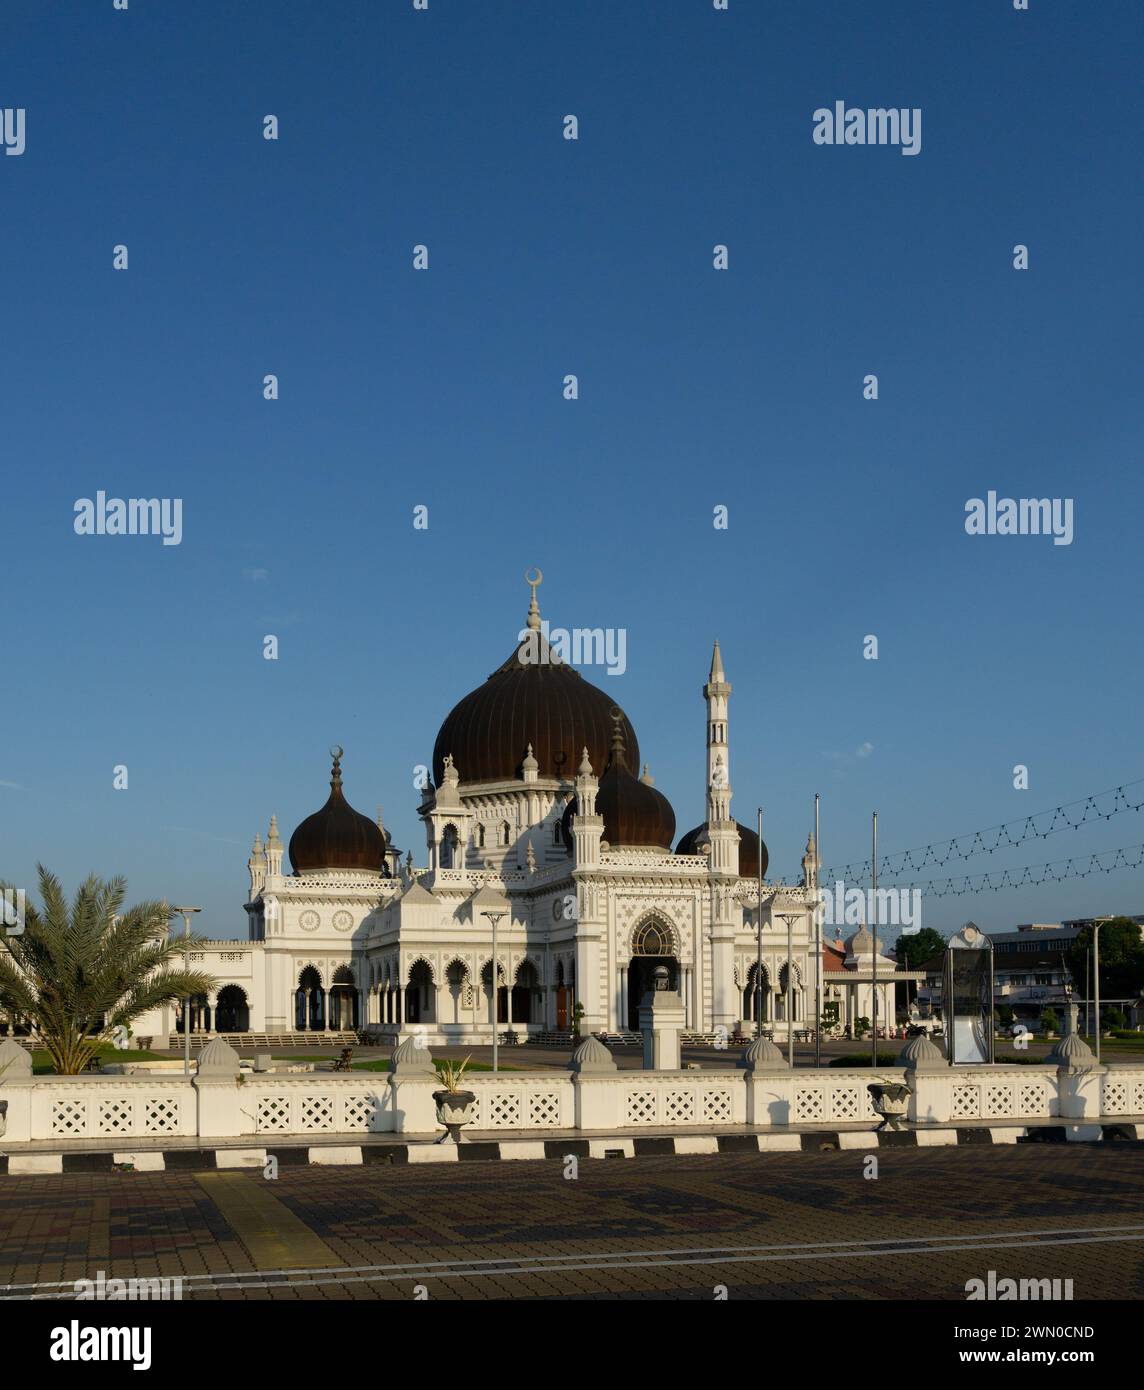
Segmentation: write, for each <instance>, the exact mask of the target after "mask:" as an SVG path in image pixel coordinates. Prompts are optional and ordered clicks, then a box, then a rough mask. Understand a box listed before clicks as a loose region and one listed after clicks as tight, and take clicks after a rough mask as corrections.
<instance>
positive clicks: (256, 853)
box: [250, 830, 262, 859]
mask: <svg viewBox="0 0 1144 1390" xmlns="http://www.w3.org/2000/svg"><path fill="white" fill-rule="evenodd" d="M261 855H262V836H261V835H260V834H259V833H258V831H257V830H256V831H255V832H254V848H253V849H252V850H251V851H250V856H251V858H252V859H258V858H260V857H261Z"/></svg>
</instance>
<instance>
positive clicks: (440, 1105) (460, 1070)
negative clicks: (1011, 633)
mask: <svg viewBox="0 0 1144 1390" xmlns="http://www.w3.org/2000/svg"><path fill="white" fill-rule="evenodd" d="M470 1060H471V1059H470V1058H468V1057H466V1058H465V1060H464V1061H463V1062H455V1061H453V1060H452V1059H451V1058H446V1059H445V1060H444V1061H441V1062H438V1063H437V1064H436V1067H437V1075H438V1077H439V1078H440V1080H441V1089H440V1090H439V1091H434V1092H433V1099H434V1100H435V1101H436V1102H437V1123H438V1124H439V1125H444V1126H445V1133H444V1134H442V1136H441V1137H440V1139H438V1140H437V1142H438V1144H443V1143H444V1142H445V1140H446V1139H452V1141H453V1143H454V1144H459V1143H460V1142H461V1126H462V1125H467V1124H468V1123H469V1122H470V1121H471V1120H472V1118H473V1102H474V1101H475V1100H476V1098H477V1097H476V1095H475V1094H474V1092H472V1091H466V1090H464V1089H463V1088H462V1086H461V1082H462V1081H463V1080H464V1079H465V1072H466V1071H467V1070H468V1066H469V1062H470Z"/></svg>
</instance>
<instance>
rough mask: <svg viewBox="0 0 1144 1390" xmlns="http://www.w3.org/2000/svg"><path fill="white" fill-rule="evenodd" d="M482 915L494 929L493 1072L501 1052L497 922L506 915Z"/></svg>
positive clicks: (492, 981)
mask: <svg viewBox="0 0 1144 1390" xmlns="http://www.w3.org/2000/svg"><path fill="white" fill-rule="evenodd" d="M481 916H482V917H487V918H488V920H489V922H490V923H491V924H492V929H493V964H492V971H491V975H492V979H491V981H490V984H491V989H492V1018H493V1072H494V1074H495V1073H496V1071H497V1068H498V1058H499V1053H498V1051H497V993H498V991H497V923H498V922H499V921H500V919H501V918H502V917H503V916H505V914H504V913H503V912H482V913H481ZM505 986H506V987H507V986H508V975H507V974H506V975H505Z"/></svg>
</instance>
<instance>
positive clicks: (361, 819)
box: [290, 748, 386, 874]
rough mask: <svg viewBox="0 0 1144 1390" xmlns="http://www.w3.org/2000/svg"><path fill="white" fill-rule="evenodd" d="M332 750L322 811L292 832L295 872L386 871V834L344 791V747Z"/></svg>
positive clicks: (291, 859) (291, 854) (291, 860)
mask: <svg viewBox="0 0 1144 1390" xmlns="http://www.w3.org/2000/svg"><path fill="white" fill-rule="evenodd" d="M332 751H333V757H334V766H333V771H332V772H331V775H330V797H329V800H328V801H327V802H326V804H325V805H324V806H323V807H322V809H321V810H320V811H315V812H314V814H313V815H312V816H307V817H306V819H305V820H304V821H303V822H302V823H301V825H299V826H298V828H297V830H295V831H294V833H293V835H291V836H290V863H291V864H292V865H293V868H294V872H295V873H296V874H304V873H310V872H313V871H314V870H318V869H370V870H372V871H373V872H374V873H384V872H385V850H386V841H385V836H384V835H383V834H382V832H381V830H380V829H379V828H378V827H377V825H376V824H375V823H374V822H373V821H371V820H370V818H369V817H368V816H363V815H362V814H361V813H360V812H359V811H355V810H354V808H353V807H352V806H351V805H350V804H349V802H348V801H347V800H346V799H345V797H344V796H343V795H342V765H341V759H342V750H341V749H340V748H335V749H333V750H332Z"/></svg>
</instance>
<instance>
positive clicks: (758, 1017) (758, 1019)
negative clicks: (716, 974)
mask: <svg viewBox="0 0 1144 1390" xmlns="http://www.w3.org/2000/svg"><path fill="white" fill-rule="evenodd" d="M756 867H757V868H758V872H759V922H758V927H759V930H758V933H757V935H758V949H757V951H756V955H755V1037H756V1038H761V1037H762V1036H763V808H762V807H761V806H760V807H759V862H758V865H757V866H756Z"/></svg>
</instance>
